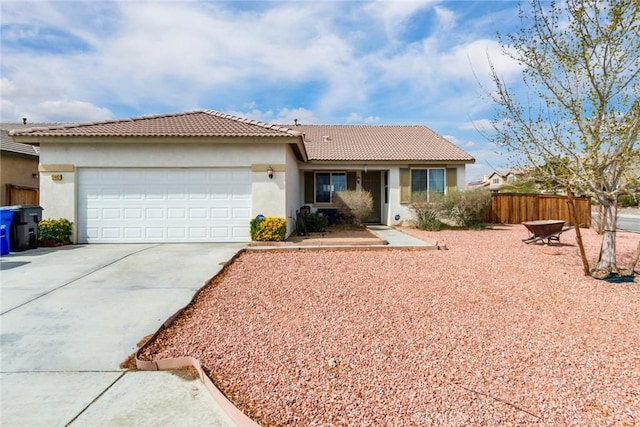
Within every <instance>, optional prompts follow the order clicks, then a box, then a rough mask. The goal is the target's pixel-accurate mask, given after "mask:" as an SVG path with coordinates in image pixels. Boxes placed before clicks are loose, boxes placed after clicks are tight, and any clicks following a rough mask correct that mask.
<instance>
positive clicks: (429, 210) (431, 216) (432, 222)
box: [409, 192, 444, 231]
mask: <svg viewBox="0 0 640 427" xmlns="http://www.w3.org/2000/svg"><path fill="white" fill-rule="evenodd" d="M411 199H412V202H411V204H410V205H409V210H410V211H411V212H412V213H413V218H414V219H413V225H414V226H415V227H416V228H418V229H420V230H427V231H438V230H442V228H443V227H444V224H443V222H442V221H441V220H440V219H441V218H442V217H443V214H444V209H443V204H442V197H437V196H434V195H433V194H432V195H431V197H429V196H428V194H427V193H424V192H423V193H413V194H412V195H411Z"/></svg>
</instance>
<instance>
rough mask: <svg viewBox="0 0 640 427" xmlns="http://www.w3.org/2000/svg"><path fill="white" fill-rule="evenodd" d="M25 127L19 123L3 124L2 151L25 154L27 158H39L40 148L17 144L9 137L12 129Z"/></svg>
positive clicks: (0, 146) (1, 135)
mask: <svg viewBox="0 0 640 427" xmlns="http://www.w3.org/2000/svg"><path fill="white" fill-rule="evenodd" d="M21 127H24V125H23V124H21V123H20V124H18V123H2V124H0V150H1V151H6V152H9V153H17V154H24V155H27V156H33V157H38V156H39V155H40V148H39V147H34V146H33V145H29V144H22V143H20V142H15V141H14V140H13V138H11V137H10V136H9V131H10V130H11V129H18V128H21Z"/></svg>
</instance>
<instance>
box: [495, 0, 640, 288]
mask: <svg viewBox="0 0 640 427" xmlns="http://www.w3.org/2000/svg"><path fill="white" fill-rule="evenodd" d="M639 5H640V2H639V0H565V1H562V2H558V3H556V2H551V3H546V2H542V1H540V0H531V1H530V2H529V3H528V4H525V5H523V4H521V5H520V7H519V17H520V21H521V29H520V30H519V31H517V32H516V33H514V34H509V35H506V36H503V35H500V36H499V38H500V42H501V45H502V47H503V52H504V53H505V54H506V55H507V56H509V57H510V58H512V59H514V60H516V61H517V62H518V63H519V64H520V65H521V66H522V68H523V83H524V85H523V86H522V87H523V88H525V90H526V93H521V92H519V91H518V90H517V89H514V88H513V87H510V86H508V84H507V82H506V81H505V80H504V79H503V78H502V77H501V76H500V75H499V74H498V71H497V70H496V68H495V66H494V64H493V63H491V61H490V66H491V77H492V79H493V83H494V85H495V88H494V89H493V90H492V91H491V92H490V93H489V94H490V96H491V98H492V99H493V101H494V102H495V106H496V108H495V116H494V118H493V120H492V124H493V129H492V131H491V132H487V133H485V135H486V136H487V138H489V140H490V141H492V142H494V143H496V144H497V145H499V146H502V147H506V149H507V151H509V152H510V154H512V155H513V157H514V159H515V161H516V162H517V163H519V164H521V165H523V166H529V167H532V166H533V167H534V168H536V169H537V172H538V173H539V174H541V175H542V176H546V177H547V178H548V179H549V180H551V181H559V182H562V181H564V180H568V181H569V183H570V186H571V188H572V189H573V190H574V191H575V192H578V193H581V194H588V195H591V196H592V197H594V198H595V199H596V200H597V201H598V202H599V203H600V204H601V205H602V208H603V209H602V212H603V218H602V220H603V221H604V222H603V223H604V232H603V234H602V245H601V249H600V257H599V261H598V263H597V265H596V266H595V268H594V270H593V271H592V274H593V275H594V276H596V277H602V276H603V275H606V274H609V273H611V272H617V267H616V251H615V230H616V215H617V206H616V199H617V196H618V194H619V193H620V191H621V190H623V189H624V188H625V186H626V185H628V184H629V183H630V182H631V181H632V180H634V179H635V178H636V177H635V176H633V173H636V174H637V166H638V160H639V158H640V155H639V153H638V149H637V147H636V144H637V143H638V132H639V130H640V102H639V100H638V95H639V94H640V59H639V54H640V10H639V9H640V6H639ZM558 165H561V166H562V167H558ZM551 166H552V167H551ZM559 170H560V171H563V174H566V176H556V175H557V173H558V171H559Z"/></svg>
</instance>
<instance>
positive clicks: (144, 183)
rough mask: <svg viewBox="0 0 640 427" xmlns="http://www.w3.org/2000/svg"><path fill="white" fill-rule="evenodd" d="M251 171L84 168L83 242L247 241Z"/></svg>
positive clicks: (80, 203) (80, 186)
mask: <svg viewBox="0 0 640 427" xmlns="http://www.w3.org/2000/svg"><path fill="white" fill-rule="evenodd" d="M250 220H251V172H250V169H247V168H242V169H239V168H238V169H190V168H185V169H178V168H176V169H164V168H162V169H161V168H157V169H156V168H82V169H79V171H78V241H79V242H80V243H153V242H246V241H249V240H250V237H249V221H250Z"/></svg>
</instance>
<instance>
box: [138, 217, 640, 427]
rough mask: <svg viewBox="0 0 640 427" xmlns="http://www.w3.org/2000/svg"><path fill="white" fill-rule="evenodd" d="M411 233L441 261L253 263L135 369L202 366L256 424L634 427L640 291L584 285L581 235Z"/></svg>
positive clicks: (341, 258) (229, 275)
mask: <svg viewBox="0 0 640 427" xmlns="http://www.w3.org/2000/svg"><path fill="white" fill-rule="evenodd" d="M406 232H407V233H410V234H412V235H414V236H417V237H419V238H421V239H424V240H426V241H430V242H436V241H437V242H446V247H447V248H448V250H447V251H437V250H407V249H392V248H387V249H383V250H380V249H377V250H366V249H343V250H335V249H320V250H311V249H308V250H299V251H281V250H269V251H249V252H246V253H244V254H242V255H240V256H239V257H238V258H237V259H236V261H235V262H233V263H232V264H231V265H230V266H228V267H227V268H226V269H225V271H224V273H223V274H221V275H220V276H219V277H218V279H217V280H216V281H215V282H214V283H212V284H211V285H210V286H208V287H206V288H204V289H203V290H202V291H201V292H200V294H199V295H198V297H197V298H196V299H195V300H194V302H193V303H192V304H191V305H190V306H189V307H188V308H187V309H186V310H185V311H184V312H183V313H182V314H181V315H180V316H179V317H178V318H177V319H176V320H175V321H174V322H173V324H172V325H171V326H170V327H169V328H168V329H166V330H165V331H164V332H162V333H161V334H159V336H158V337H157V338H156V339H155V340H154V341H152V342H151V343H150V344H149V345H148V346H147V347H146V349H145V350H144V352H143V353H142V358H143V359H145V360H157V359H162V358H171V357H182V356H193V357H195V358H197V359H199V360H200V361H201V363H202V364H203V366H205V367H206V371H207V373H208V374H209V375H210V376H211V378H212V379H213V381H214V382H215V384H216V385H217V386H218V387H219V388H220V389H221V390H222V392H223V393H225V395H226V396H227V397H228V398H229V399H230V400H231V401H232V402H233V403H234V404H235V405H236V406H238V407H239V408H240V409H241V410H243V411H244V412H245V413H246V414H247V415H249V416H250V417H251V418H253V419H254V420H256V421H257V422H258V423H259V424H261V425H263V426H276V425H278V426H284V425H292V426H298V425H299V426H328V425H358V426H379V425H392V426H427V425H457V426H463V425H570V426H584V425H589V426H612V425H614V426H616V425H617V426H624V425H628V426H633V425H640V386H639V384H640V289H639V287H638V285H637V284H636V283H608V282H606V281H602V280H596V279H593V278H590V277H585V276H584V274H583V272H582V262H581V260H580V258H579V251H578V246H577V244H576V243H575V232H574V231H573V230H572V231H568V232H565V233H563V234H562V236H561V244H559V245H554V246H553V247H544V246H542V245H540V244H530V245H526V244H524V243H523V242H522V239H523V238H526V237H527V231H526V229H525V228H524V227H523V226H494V227H493V228H492V229H488V230H482V231H449V230H447V231H440V232H424V231H419V230H412V229H408V230H406ZM582 234H583V239H584V241H585V245H586V250H587V255H588V257H589V261H590V263H591V265H594V264H595V262H596V261H597V256H598V252H599V245H600V240H601V238H600V236H598V235H597V234H596V233H595V232H594V231H593V230H588V229H586V230H584V229H583V230H582ZM639 239H640V236H638V235H636V234H632V233H622V232H621V233H618V239H617V252H618V258H619V262H620V266H624V267H626V266H627V264H628V263H629V262H630V259H631V257H632V255H633V251H634V250H635V248H636V246H637V244H638V240H639ZM551 254H553V256H550V255H551ZM332 359H333V360H334V361H335V362H336V364H335V366H333V367H332V366H331V360H332ZM338 361H339V363H338Z"/></svg>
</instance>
